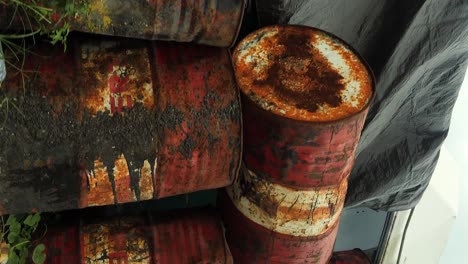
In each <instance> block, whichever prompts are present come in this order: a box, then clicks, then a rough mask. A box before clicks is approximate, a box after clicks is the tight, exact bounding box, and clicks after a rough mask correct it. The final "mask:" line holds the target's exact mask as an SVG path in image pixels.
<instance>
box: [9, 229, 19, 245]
mask: <svg viewBox="0 0 468 264" xmlns="http://www.w3.org/2000/svg"><path fill="white" fill-rule="evenodd" d="M18 238H19V236H18V233H15V232H11V231H10V232H9V233H8V237H7V239H8V244H10V245H13V244H15V242H16V240H18Z"/></svg>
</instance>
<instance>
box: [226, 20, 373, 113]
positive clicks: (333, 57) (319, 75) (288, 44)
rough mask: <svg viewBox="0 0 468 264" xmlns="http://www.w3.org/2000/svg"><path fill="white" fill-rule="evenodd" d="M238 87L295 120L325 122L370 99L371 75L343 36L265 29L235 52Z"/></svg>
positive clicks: (299, 29) (355, 110)
mask: <svg viewBox="0 0 468 264" xmlns="http://www.w3.org/2000/svg"><path fill="white" fill-rule="evenodd" d="M233 57H234V59H233V62H234V67H235V71H236V77H237V81H238V84H239V86H240V89H241V90H242V92H243V93H244V94H245V95H247V97H248V98H250V99H251V100H253V101H254V102H255V103H256V104H258V105H260V106H261V107H262V108H264V109H265V110H268V111H271V112H273V113H275V114H277V115H280V116H284V117H287V118H292V119H295V120H302V121H312V122H327V121H334V120H339V119H343V118H345V117H348V116H350V115H352V114H355V113H358V112H359V111H361V110H362V109H363V108H365V107H366V106H367V104H368V103H369V101H370V99H371V97H372V94H373V91H372V89H373V87H372V77H371V74H370V72H369V71H368V69H367V68H366V66H365V64H363V63H362V60H361V59H360V58H359V57H358V56H357V55H356V54H355V53H354V52H353V50H352V49H350V48H349V47H348V46H347V45H346V44H344V43H343V42H341V41H340V40H339V39H337V38H335V37H333V36H331V35H329V34H327V33H325V32H323V31H321V30H318V29H314V28H307V27H301V26H273V27H266V28H263V29H260V30H258V31H256V32H255V33H252V34H251V35H249V36H247V37H246V38H245V39H244V40H242V41H241V42H240V44H239V45H238V46H237V48H236V51H235V53H234V56H233Z"/></svg>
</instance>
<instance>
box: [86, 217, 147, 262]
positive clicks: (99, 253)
mask: <svg viewBox="0 0 468 264" xmlns="http://www.w3.org/2000/svg"><path fill="white" fill-rule="evenodd" d="M143 225H144V223H143V222H142V221H136V220H135V221H132V220H127V219H119V221H115V222H112V223H105V224H91V225H86V226H84V227H83V228H82V239H81V241H82V242H83V245H82V247H83V250H82V253H83V255H82V259H83V263H135V264H146V263H151V262H150V250H149V242H148V239H147V236H146V235H145V232H144V230H145V229H142V228H140V227H141V226H143Z"/></svg>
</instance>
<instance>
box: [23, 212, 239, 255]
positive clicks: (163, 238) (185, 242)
mask: <svg viewBox="0 0 468 264" xmlns="http://www.w3.org/2000/svg"><path fill="white" fill-rule="evenodd" d="M65 217H66V216H65ZM35 242H36V243H37V244H39V243H43V244H44V245H45V253H46V261H45V262H44V264H64V263H69V264H79V263H82V264H87V263H120V264H124V263H135V264H190V263H217V264H232V263H233V262H232V256H231V253H230V252H229V248H228V247H227V244H226V241H225V238H224V232H223V229H222V226H221V219H220V217H219V215H217V214H215V213H214V212H212V211H210V210H205V209H201V210H197V211H194V210H189V211H182V212H168V213H158V215H154V214H153V215H149V216H146V217H136V216H126V217H111V218H106V219H104V218H101V219H96V218H90V217H86V216H83V218H82V219H81V220H76V221H70V220H69V219H67V220H66V221H65V222H63V223H62V224H60V225H52V226H51V225H50V224H49V226H48V229H47V232H46V233H45V235H44V236H43V237H39V238H38V239H37V241H35ZM30 256H31V254H30ZM28 263H32V261H31V259H29V261H28Z"/></svg>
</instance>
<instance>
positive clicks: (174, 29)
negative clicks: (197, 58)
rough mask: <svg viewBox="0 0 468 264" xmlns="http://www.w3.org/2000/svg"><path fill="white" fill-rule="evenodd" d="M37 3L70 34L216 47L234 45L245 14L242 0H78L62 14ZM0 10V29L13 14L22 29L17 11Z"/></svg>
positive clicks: (55, 6) (46, 3)
mask: <svg viewBox="0 0 468 264" xmlns="http://www.w3.org/2000/svg"><path fill="white" fill-rule="evenodd" d="M36 3H38V4H39V5H42V6H45V7H50V8H52V9H53V14H52V21H53V22H58V21H59V23H64V22H65V21H66V22H67V23H69V24H70V27H71V30H77V31H83V32H92V33H99V34H104V35H113V36H123V37H132V38H144V39H154V40H172V41H179V42H197V43H201V44H207V45H212V46H219V47H228V46H231V45H233V43H234V42H235V40H236V37H237V33H238V31H239V28H240V25H241V21H242V15H243V11H244V0H190V1H186V0H132V1H127V0H78V1H74V5H75V9H76V10H78V11H77V12H75V13H74V14H72V15H71V16H70V15H68V16H66V15H65V14H67V12H66V7H64V6H63V5H60V4H54V2H52V1H47V0H39V1H36ZM1 7H2V6H0V16H1V17H2V20H1V21H0V28H5V27H11V25H12V24H11V23H10V21H11V17H12V16H16V17H15V18H16V21H15V20H13V22H16V25H15V23H13V26H16V27H17V28H22V23H21V22H22V21H21V19H24V20H25V18H23V17H21V12H19V13H15V12H14V10H13V9H3V10H1V9H2V8H1ZM3 18H5V19H3ZM33 22H34V21H33ZM52 25H53V23H52V24H51V26H52Z"/></svg>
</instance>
